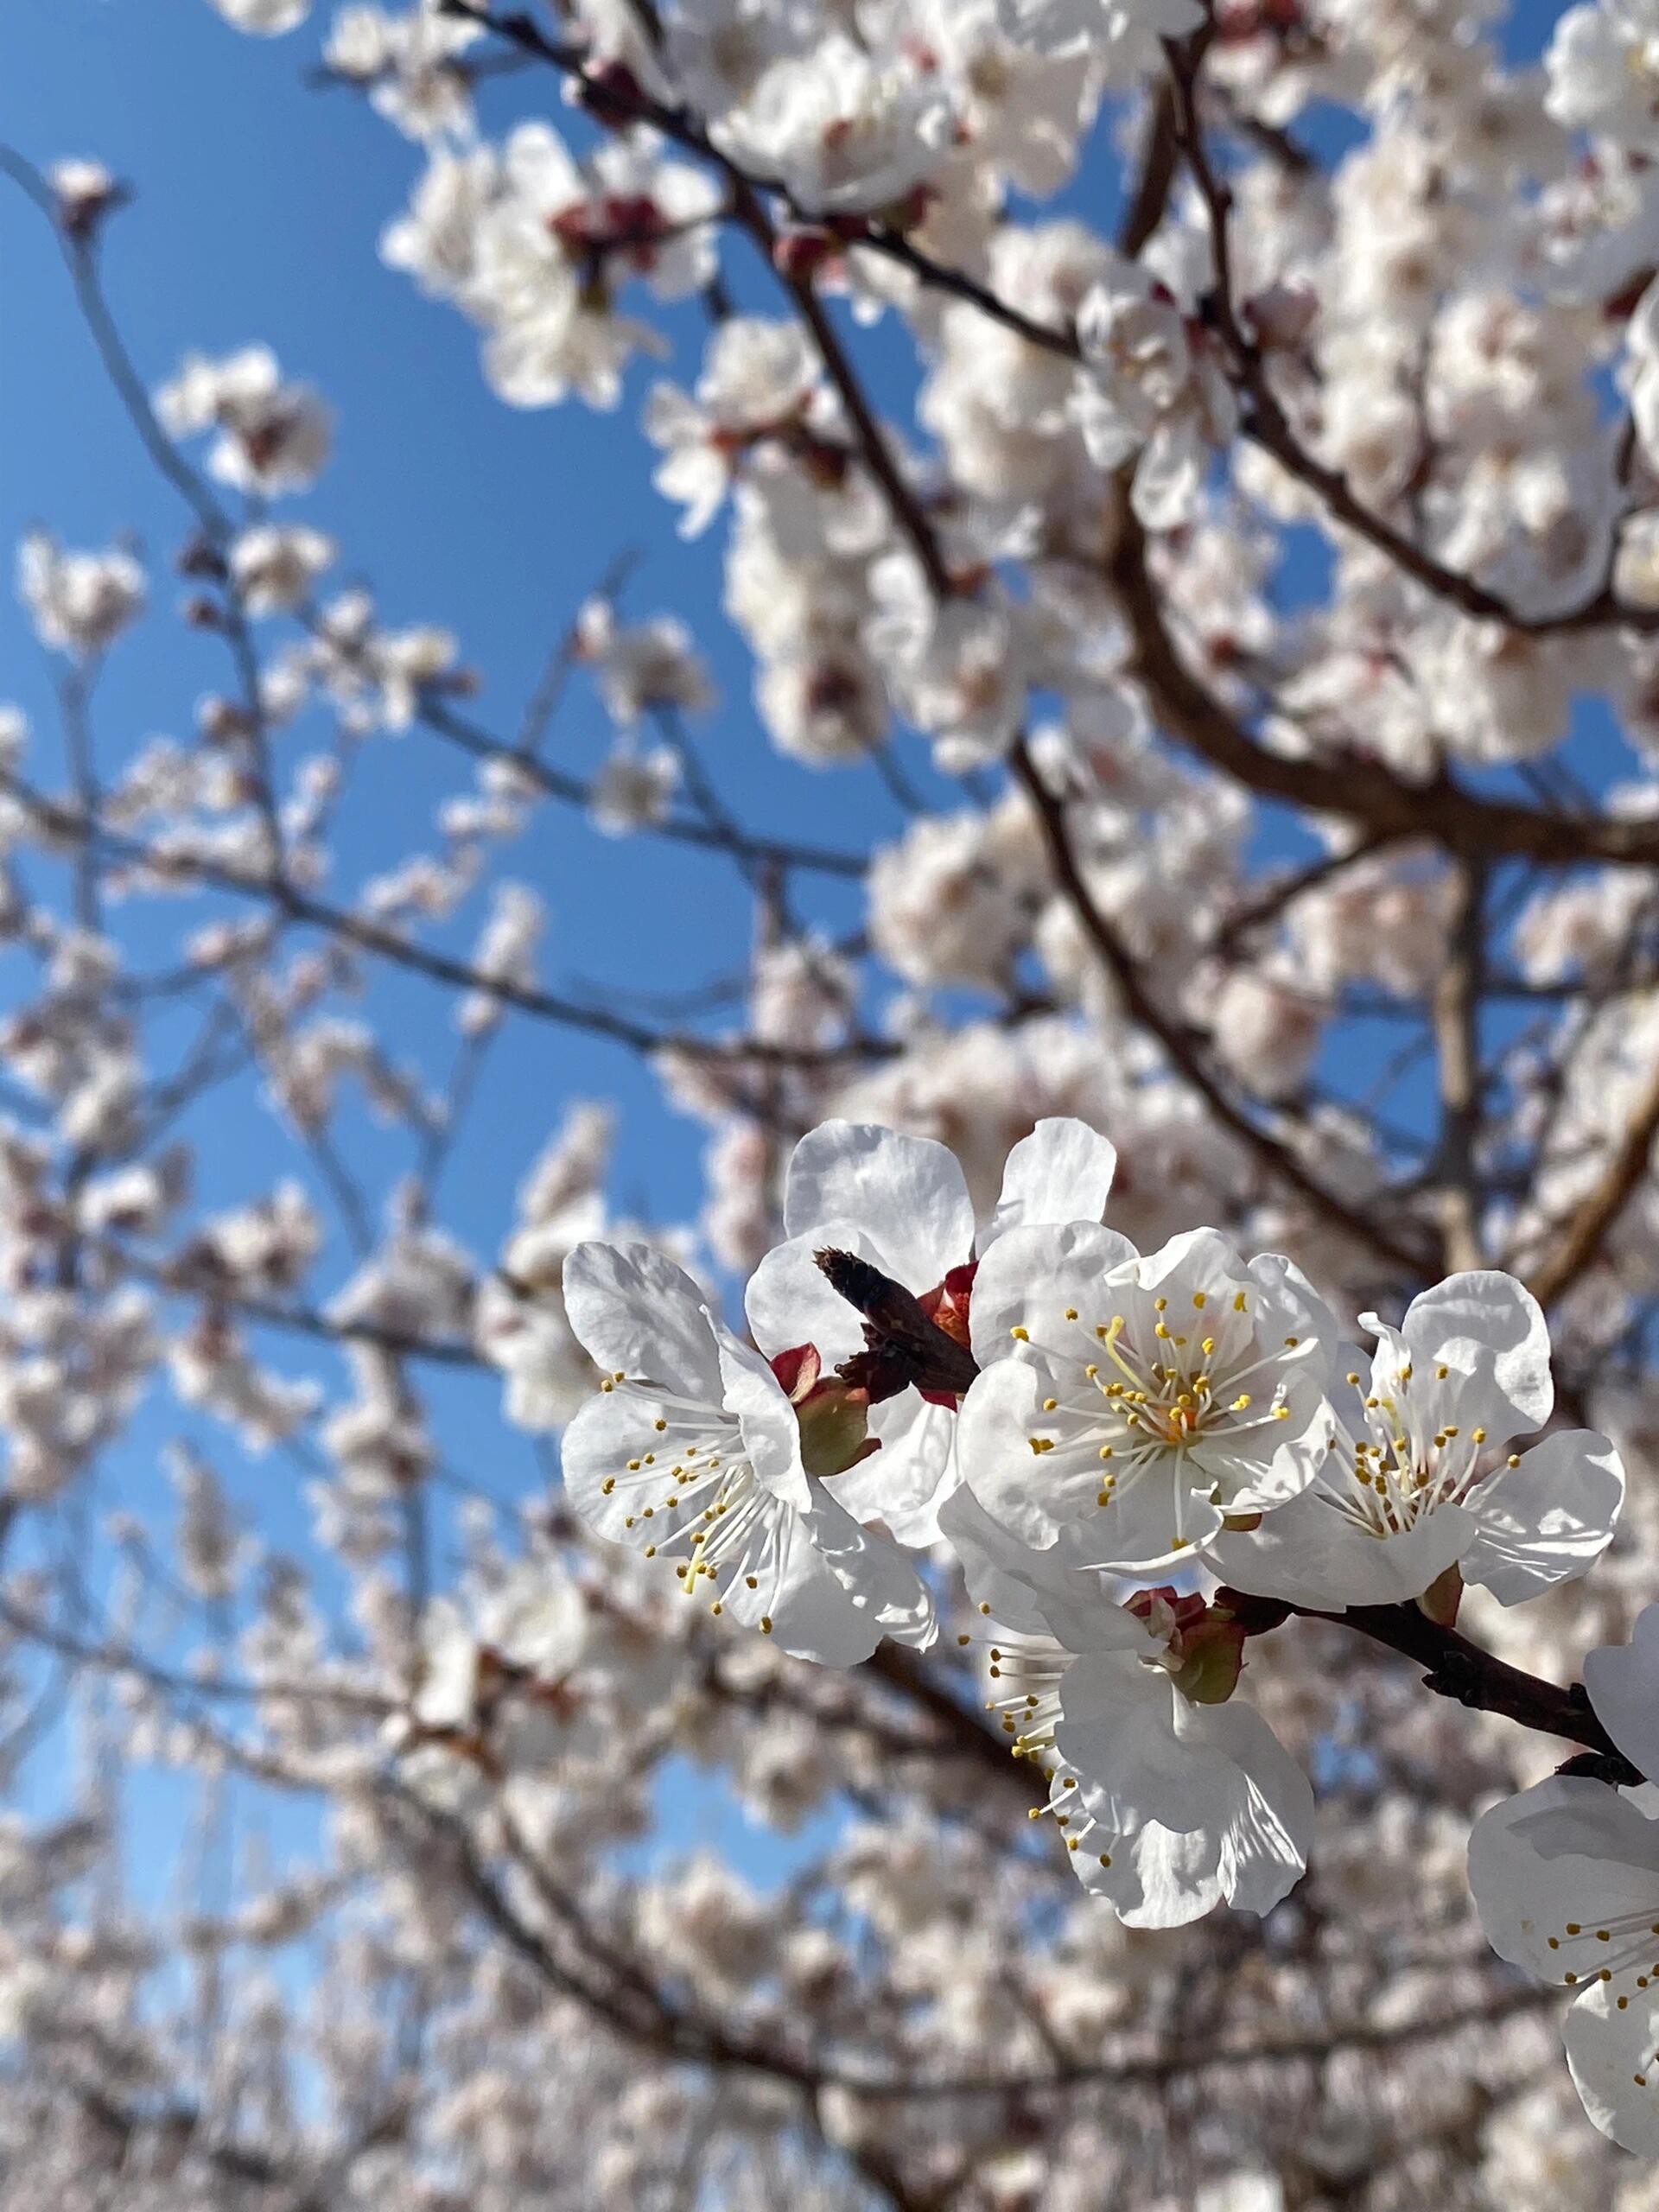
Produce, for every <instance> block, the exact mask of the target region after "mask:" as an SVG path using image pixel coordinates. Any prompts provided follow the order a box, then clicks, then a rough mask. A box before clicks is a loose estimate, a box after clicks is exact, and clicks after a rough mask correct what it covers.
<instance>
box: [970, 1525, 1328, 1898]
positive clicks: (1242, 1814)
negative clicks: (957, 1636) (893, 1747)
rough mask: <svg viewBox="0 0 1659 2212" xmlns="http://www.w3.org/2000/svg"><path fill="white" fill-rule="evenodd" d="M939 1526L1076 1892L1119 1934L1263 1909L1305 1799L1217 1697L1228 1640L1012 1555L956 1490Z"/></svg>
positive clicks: (1304, 1812)
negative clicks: (1100, 1908)
mask: <svg viewBox="0 0 1659 2212" xmlns="http://www.w3.org/2000/svg"><path fill="white" fill-rule="evenodd" d="M942 1518H943V1521H944V1527H945V1531H946V1533H947V1535H949V1536H950V1541H951V1542H952V1544H953V1545H954V1546H955V1548H956V1549H957V1554H958V1555H959V1557H960V1558H961V1560H962V1561H963V1568H964V1571H965V1573H966V1574H967V1578H968V1586H969V1590H970V1591H971V1592H972V1593H973V1595H974V1597H975V1598H976V1599H977V1600H978V1602H979V1604H980V1605H981V1607H982V1609H986V1608H988V1610H989V1611H990V1612H991V1614H992V1615H993V1616H994V1617H995V1619H996V1621H997V1622H998V1623H999V1624H1002V1623H1005V1622H1006V1623H1007V1628H1008V1630H1011V1631H1012V1633H1011V1634H1007V1633H1004V1631H1003V1630H1002V1628H1001V1625H999V1628H998V1630H997V1641H996V1642H995V1643H994V1644H993V1645H992V1647H991V1664H990V1671H991V1676H992V1680H993V1683H994V1685H995V1694H994V1696H993V1699H992V1706H993V1709H994V1710H995V1711H997V1712H998V1713H1000V1714H1001V1725H1002V1727H1003V1729H1004V1731H1005V1732H1006V1733H1007V1735H1008V1737H1009V1738H1010V1748H1011V1749H1012V1750H1013V1751H1014V1756H1015V1757H1016V1758H1024V1759H1028V1760H1030V1761H1031V1762H1032V1763H1033V1764H1034V1765H1036V1766H1039V1768H1041V1769H1042V1770H1043V1771H1044V1772H1046V1774H1047V1776H1048V1777H1049V1808H1050V1810H1051V1811H1052V1814H1053V1815H1054V1819H1055V1821H1056V1822H1057V1824H1058V1827H1059V1829H1060V1832H1061V1834H1063V1835H1064V1837H1065V1847H1066V1851H1067V1854H1068V1856H1069V1857H1070V1859H1071V1866H1072V1868H1073V1871H1074V1872H1076V1874H1077V1878H1078V1880H1079V1881H1081V1882H1082V1884H1083V1885H1084V1888H1085V1889H1086V1890H1088V1891H1090V1894H1091V1895H1094V1896H1097V1897H1103V1898H1104V1900H1105V1901H1106V1903H1107V1904H1109V1905H1110V1907H1111V1908H1112V1910H1113V1911H1114V1912H1116V1914H1117V1916H1118V1917H1119V1918H1120V1919H1121V1920H1123V1921H1124V1922H1126V1923H1128V1925H1129V1926H1130V1927H1134V1928H1176V1927H1180V1926H1182V1925H1184V1924H1185V1923H1186V1922H1188V1921H1190V1920H1196V1919H1198V1918H1199V1917H1200V1916H1202V1915H1203V1914H1205V1913H1206V1912H1209V1911H1211V1910H1213V1908H1214V1907H1215V1906H1216V1905H1217V1904H1221V1903H1223V1902H1224V1901H1225V1902H1226V1903H1227V1904H1230V1905H1233V1906H1235V1907H1236V1908H1237V1909H1238V1910H1243V1911H1248V1912H1267V1911H1268V1910H1270V1909H1271V1908H1272V1907H1273V1906H1274V1905H1275V1904H1278V1903H1279V1901H1280V1899H1281V1897H1284V1896H1286V1895H1287V1892H1288V1891H1290V1890H1291V1889H1292V1888H1293V1887H1294V1885H1295V1883H1296V1882H1297V1881H1298V1880H1299V1879H1300V1876H1301V1874H1302V1872H1303V1871H1304V1870H1305V1868H1306V1865H1307V1854H1308V1849H1309V1847H1310V1843H1311V1840H1312V1837H1313V1791H1312V1789H1310V1788H1309V1786H1308V1783H1307V1779H1306V1776H1305V1775H1304V1774H1303V1773H1302V1771H1301V1770H1300V1768H1299V1767H1298V1766H1297V1765H1296V1764H1295V1762H1294V1760H1293V1759H1292V1758H1290V1756H1289V1754H1288V1753H1287V1751H1285V1750H1284V1749H1283V1747H1282V1746H1281V1744H1280V1743H1279V1740H1278V1738H1276V1737H1275V1736H1274V1733H1273V1731H1272V1730H1271V1728H1269V1727H1268V1724H1267V1722H1266V1721H1265V1720H1264V1719H1262V1716H1261V1714H1260V1713H1256V1712H1255V1711H1254V1710H1253V1709H1252V1708H1251V1707H1249V1706H1248V1705H1246V1704H1244V1703H1243V1702H1242V1701H1241V1700H1236V1699H1235V1697H1234V1692H1235V1690H1236V1688H1237V1686H1238V1680H1239V1674H1240V1669H1241V1666H1242V1662H1243V1634H1242V1632H1241V1631H1240V1630H1239V1629H1238V1628H1237V1627H1236V1625H1235V1624H1233V1623H1232V1622H1231V1621H1230V1618H1228V1616H1227V1615H1226V1613H1225V1612H1224V1611H1223V1610H1221V1609H1219V1608H1217V1607H1212V1606H1207V1605H1205V1601H1204V1599H1202V1598H1198V1597H1195V1596H1181V1595H1179V1594H1178V1593H1177V1592H1175V1591H1174V1590H1173V1589H1164V1590H1149V1591H1141V1592H1139V1593H1138V1594H1137V1595H1136V1596H1135V1597H1134V1598H1133V1599H1130V1601H1129V1603H1128V1605H1123V1604H1121V1603H1119V1602H1117V1599H1118V1596H1119V1594H1120V1593H1119V1592H1117V1591H1116V1590H1115V1589H1114V1586H1113V1585H1112V1583H1111V1581H1110V1580H1109V1578H1108V1577H1107V1576H1105V1575H1103V1574H1102V1573H1099V1572H1098V1570H1090V1569H1088V1568H1080V1567H1076V1566H1074V1565H1072V1564H1071V1550H1072V1548H1074V1547H1069V1546H1068V1544H1067V1543H1066V1542H1065V1541H1062V1542H1061V1543H1058V1544H1056V1545H1055V1546H1054V1547H1053V1548H1052V1549H1050V1550H1047V1551H1032V1550H1029V1549H1027V1548H1025V1547H1023V1546H1021V1545H1020V1543H1019V1542H1018V1541H1017V1540H1016V1539H1014V1538H1012V1537H1010V1536H1009V1535H1007V1532H1006V1531H1005V1530H1004V1529H1001V1528H1000V1527H999V1526H998V1524H997V1523H996V1522H995V1521H993V1520H992V1519H991V1518H990V1517H989V1516H988V1514H986V1513H985V1511H984V1510H983V1509H982V1507H981V1506H980V1505H978V1504H977V1503H976V1501H975V1499H974V1497H973V1496H972V1494H971V1493H970V1492H969V1491H958V1492H957V1495H956V1496H955V1497H952V1498H951V1499H950V1501H949V1503H947V1505H946V1506H945V1508H944V1514H943V1516H942ZM1068 1534H1069V1535H1073V1536H1075V1532H1068Z"/></svg>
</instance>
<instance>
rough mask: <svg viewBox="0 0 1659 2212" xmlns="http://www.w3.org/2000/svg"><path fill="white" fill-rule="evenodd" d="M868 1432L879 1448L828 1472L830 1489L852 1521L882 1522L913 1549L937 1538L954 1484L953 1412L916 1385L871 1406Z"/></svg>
mask: <svg viewBox="0 0 1659 2212" xmlns="http://www.w3.org/2000/svg"><path fill="white" fill-rule="evenodd" d="M870 1434H871V1435H872V1436H874V1437H877V1438H879V1439H880V1445H881V1449H880V1451H879V1452H872V1453H871V1455H870V1457H869V1458H868V1459H861V1460H860V1462H859V1464H858V1465H857V1466H855V1467H852V1468H849V1471H847V1473H845V1474H844V1475H834V1476H831V1477H830V1478H829V1484H830V1489H831V1491H832V1494H833V1495H834V1497H835V1501H836V1504H837V1505H840V1506H842V1507H844V1508H845V1509H846V1510H847V1511H848V1512H849V1513H850V1514H851V1515H852V1516H853V1518H854V1519H855V1521H862V1522H865V1523H866V1524H868V1523H869V1522H873V1521H882V1522H886V1523H887V1527H888V1528H889V1529H891V1530H892V1532H893V1535H894V1537H895V1538H896V1539H897V1540H898V1541H899V1543H901V1544H906V1545H908V1546H910V1548H912V1550H918V1551H919V1550H925V1548H926V1547H927V1546H928V1545H930V1544H933V1543H937V1542H938V1535H939V1513H940V1510H941V1508H942V1507H943V1506H944V1503H945V1502H946V1500H947V1499H948V1498H949V1497H950V1495H951V1493H952V1491H954V1490H955V1489H956V1487H957V1475H956V1467H955V1459H954V1455H955V1451H956V1441H957V1416H956V1414H954V1413H953V1412H952V1411H951V1410H950V1408H949V1407H946V1406H934V1405H930V1404H929V1403H928V1402H927V1400H926V1399H925V1398H923V1397H920V1396H918V1395H917V1393H916V1392H915V1391H914V1390H906V1391H905V1392H904V1393H903V1395H901V1396H899V1397H897V1398H888V1399H886V1400H884V1402H882V1403H881V1404H880V1405H879V1406H874V1407H872V1408H871V1410H870Z"/></svg>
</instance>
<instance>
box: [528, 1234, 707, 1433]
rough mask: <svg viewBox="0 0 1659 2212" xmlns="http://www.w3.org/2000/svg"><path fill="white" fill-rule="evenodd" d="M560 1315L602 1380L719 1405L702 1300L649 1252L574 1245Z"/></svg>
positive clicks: (677, 1271) (645, 1247) (643, 1247)
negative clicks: (612, 1377) (624, 1380)
mask: <svg viewBox="0 0 1659 2212" xmlns="http://www.w3.org/2000/svg"><path fill="white" fill-rule="evenodd" d="M564 1307H565V1312H566V1313H567V1314H568V1315H569V1319H570V1326H571V1328H572V1329H573V1330H574V1331H575V1334H576V1337H577V1338H578V1340H579V1341H580V1343H581V1344H582V1346H583V1348H584V1349H585V1350H586V1351H587V1352H588V1355H589V1356H590V1357H592V1358H593V1359H594V1360H595V1361H596V1362H597V1363H598V1364H599V1365H600V1366H601V1367H602V1368H604V1369H606V1370H607V1372H610V1373H613V1374H614V1373H618V1372H620V1373H622V1374H624V1375H632V1376H649V1378H650V1379H651V1381H652V1382H653V1383H661V1384H662V1385H663V1386H664V1389H670V1390H674V1391H677V1392H678V1393H679V1395H681V1396H682V1397H687V1398H703V1399H707V1401H708V1402H709V1404H710V1405H718V1404H719V1403H720V1400H721V1377H720V1361H719V1359H718V1358H717V1357H716V1356H715V1338H714V1332H713V1330H712V1329H710V1327H709V1320H708V1316H707V1315H706V1314H705V1313H704V1312H703V1305H702V1292H701V1291H700V1290H699V1289H698V1288H697V1287H696V1283H694V1282H693V1281H692V1280H691V1278H690V1275H688V1274H685V1273H684V1272H683V1269H681V1268H677V1267H676V1266H675V1265H674V1262H672V1261H671V1260H670V1259H666V1258H664V1255H663V1254H662V1253H660V1252H658V1251H657V1250H656V1249H654V1248H653V1247H652V1245H649V1244H596V1243H595V1244H578V1245H577V1247H576V1249H575V1251H574V1252H572V1253H571V1254H570V1255H569V1258H568V1259H567V1260H566V1262H565V1263H564Z"/></svg>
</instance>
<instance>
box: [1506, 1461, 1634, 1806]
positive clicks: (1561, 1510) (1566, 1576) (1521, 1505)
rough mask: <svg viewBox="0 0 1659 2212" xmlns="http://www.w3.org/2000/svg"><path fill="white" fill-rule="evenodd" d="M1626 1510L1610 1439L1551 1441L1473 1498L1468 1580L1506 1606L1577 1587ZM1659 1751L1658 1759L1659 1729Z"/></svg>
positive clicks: (1619, 1468)
mask: <svg viewBox="0 0 1659 2212" xmlns="http://www.w3.org/2000/svg"><path fill="white" fill-rule="evenodd" d="M1623 1503H1624V1468H1623V1466H1622V1465H1621V1464H1620V1462H1619V1457H1618V1452H1616V1451H1615V1450H1614V1449H1613V1447H1612V1446H1611V1444H1610V1443H1609V1442H1608V1440H1607V1439H1606V1438H1605V1436H1598V1435H1596V1434H1595V1433H1594V1432H1593V1431H1592V1430H1590V1429H1584V1428H1575V1429H1566V1430H1562V1431H1561V1432H1560V1433H1558V1434H1556V1435H1554V1436H1547V1437H1545V1438H1544V1439H1543V1440H1542V1442H1541V1443H1539V1444H1535V1445H1534V1446H1533V1447H1532V1449H1531V1451H1529V1452H1525V1453H1523V1454H1522V1460H1521V1464H1520V1465H1519V1466H1518V1467H1508V1466H1500V1467H1498V1468H1497V1470H1496V1471H1495V1472H1493V1473H1492V1474H1491V1475H1489V1476H1487V1478H1486V1479H1485V1480H1484V1482H1483V1483H1481V1484H1479V1485H1478V1487H1477V1488H1476V1489H1475V1490H1474V1491H1471V1494H1470V1496H1469V1498H1468V1500H1467V1510H1468V1511H1469V1512H1470V1514H1471V1516H1473V1518H1474V1521H1475V1522H1476V1525H1477V1530H1478V1533H1477V1535H1476V1538H1475V1541H1474V1543H1473V1545H1472V1546H1471V1548H1470V1550H1469V1551H1468V1553H1467V1554H1465V1558H1464V1561H1463V1579H1464V1580H1465V1582H1478V1583H1481V1584H1483V1585H1484V1586H1485V1587H1486V1588H1487V1589H1488V1590H1490V1591H1491V1593H1492V1595H1493V1597H1494V1598H1496V1599H1497V1601H1498V1603H1499V1605H1520V1604H1522V1602H1523V1601H1524V1600H1525V1599H1528V1598H1535V1597H1537V1595H1538V1594H1539V1592H1541V1591H1543V1590H1552V1589H1554V1586H1555V1585H1556V1584H1557V1583H1559V1582H1571V1581H1573V1580H1575V1579H1576V1578H1577V1577H1578V1576H1579V1575H1580V1574H1585V1573H1588V1572H1589V1570H1590V1568H1591V1567H1592V1566H1593V1565H1594V1564H1595V1562H1596V1560H1598V1559H1599V1558H1600V1556H1601V1554H1602V1553H1603V1552H1605V1550H1606V1548H1607V1547H1608V1545H1609V1544H1610V1543H1611V1541H1612V1535H1613V1530H1614V1529H1615V1527H1616V1526H1617V1524H1618V1513H1619V1508H1620V1507H1621V1506H1622V1505H1623ZM1653 1687H1656V1688H1659V1678H1656V1681H1655V1683H1654V1685H1653ZM1656 1710H1659V1708H1656ZM1654 1745H1655V1749H1656V1751H1659V1725H1656V1727H1655V1730H1654ZM1644 1771H1645V1770H1644Z"/></svg>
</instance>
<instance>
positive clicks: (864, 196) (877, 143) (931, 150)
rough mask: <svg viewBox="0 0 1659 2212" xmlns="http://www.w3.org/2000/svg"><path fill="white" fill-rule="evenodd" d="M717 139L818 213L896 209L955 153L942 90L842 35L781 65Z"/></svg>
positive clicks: (776, 65)
mask: <svg viewBox="0 0 1659 2212" xmlns="http://www.w3.org/2000/svg"><path fill="white" fill-rule="evenodd" d="M715 135H716V137H717V138H718V140H719V143H720V144H721V149H722V151H727V152H730V153H732V154H734V156H737V157H738V158H740V159H741V160H744V161H746V162H750V163H752V164H753V166H755V167H757V168H761V169H763V170H766V171H767V172H769V173H771V174H774V175H780V176H782V177H783V178H784V180H785V182H786V183H787V184H788V186H789V188H790V189H791V193H792V194H794V197H795V199H796V200H797V201H798V204H799V205H800V206H801V207H804V208H805V209H806V210H807V211H808V212H809V213H813V214H817V213H820V212H823V213H829V212H830V211H848V210H851V211H854V212H856V213H861V214H864V213H880V211H882V210H885V209H889V208H893V207H897V206H898V205H899V203H900V202H902V201H903V200H906V198H907V197H908V196H909V194H911V193H912V192H913V191H914V190H915V188H917V186H918V185H919V184H921V183H922V182H923V181H925V179H927V178H928V177H930V176H931V175H932V174H933V172H934V171H935V170H936V169H937V168H938V165H939V162H940V159H941V156H942V155H943V154H944V153H946V152H948V151H949V149H950V106H949V103H948V101H947V99H946V98H945V95H944V90H943V88H942V87H941V86H939V85H938V82H937V81H936V80H934V79H930V78H928V77H926V76H925V75H922V74H920V73H918V72H917V71H916V70H914V69H913V68H912V67H909V66H908V65H907V64H906V63H903V62H901V61H899V60H892V59H887V58H885V57H882V56H880V55H877V54H870V53H868V52H867V51H866V49H865V48H863V47H861V46H859V45H855V43H854V41H853V40H851V39H850V38H849V37H848V36H847V35H845V34H844V33H842V32H840V31H832V32H830V34H829V35H828V36H827V37H825V38H823V39H820V40H819V41H818V42H817V44H816V45H815V46H813V47H812V48H810V50H809V51H808V52H806V53H804V54H790V55H787V56H786V57H785V58H784V59H783V60H779V61H775V62H773V64H772V67H770V68H769V69H767V70H766V73H765V74H764V75H763V76H762V77H761V79H760V82H759V84H758V85H757V86H755V88H754V90H753V92H752V93H751V95H750V96H749V98H748V99H747V100H746V101H745V103H744V105H743V106H742V107H741V109H737V110H734V111H732V112H730V113H729V114H728V116H727V117H726V118H724V120H723V122H722V123H721V126H720V128H719V130H718V131H717V132H716V134H715Z"/></svg>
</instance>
